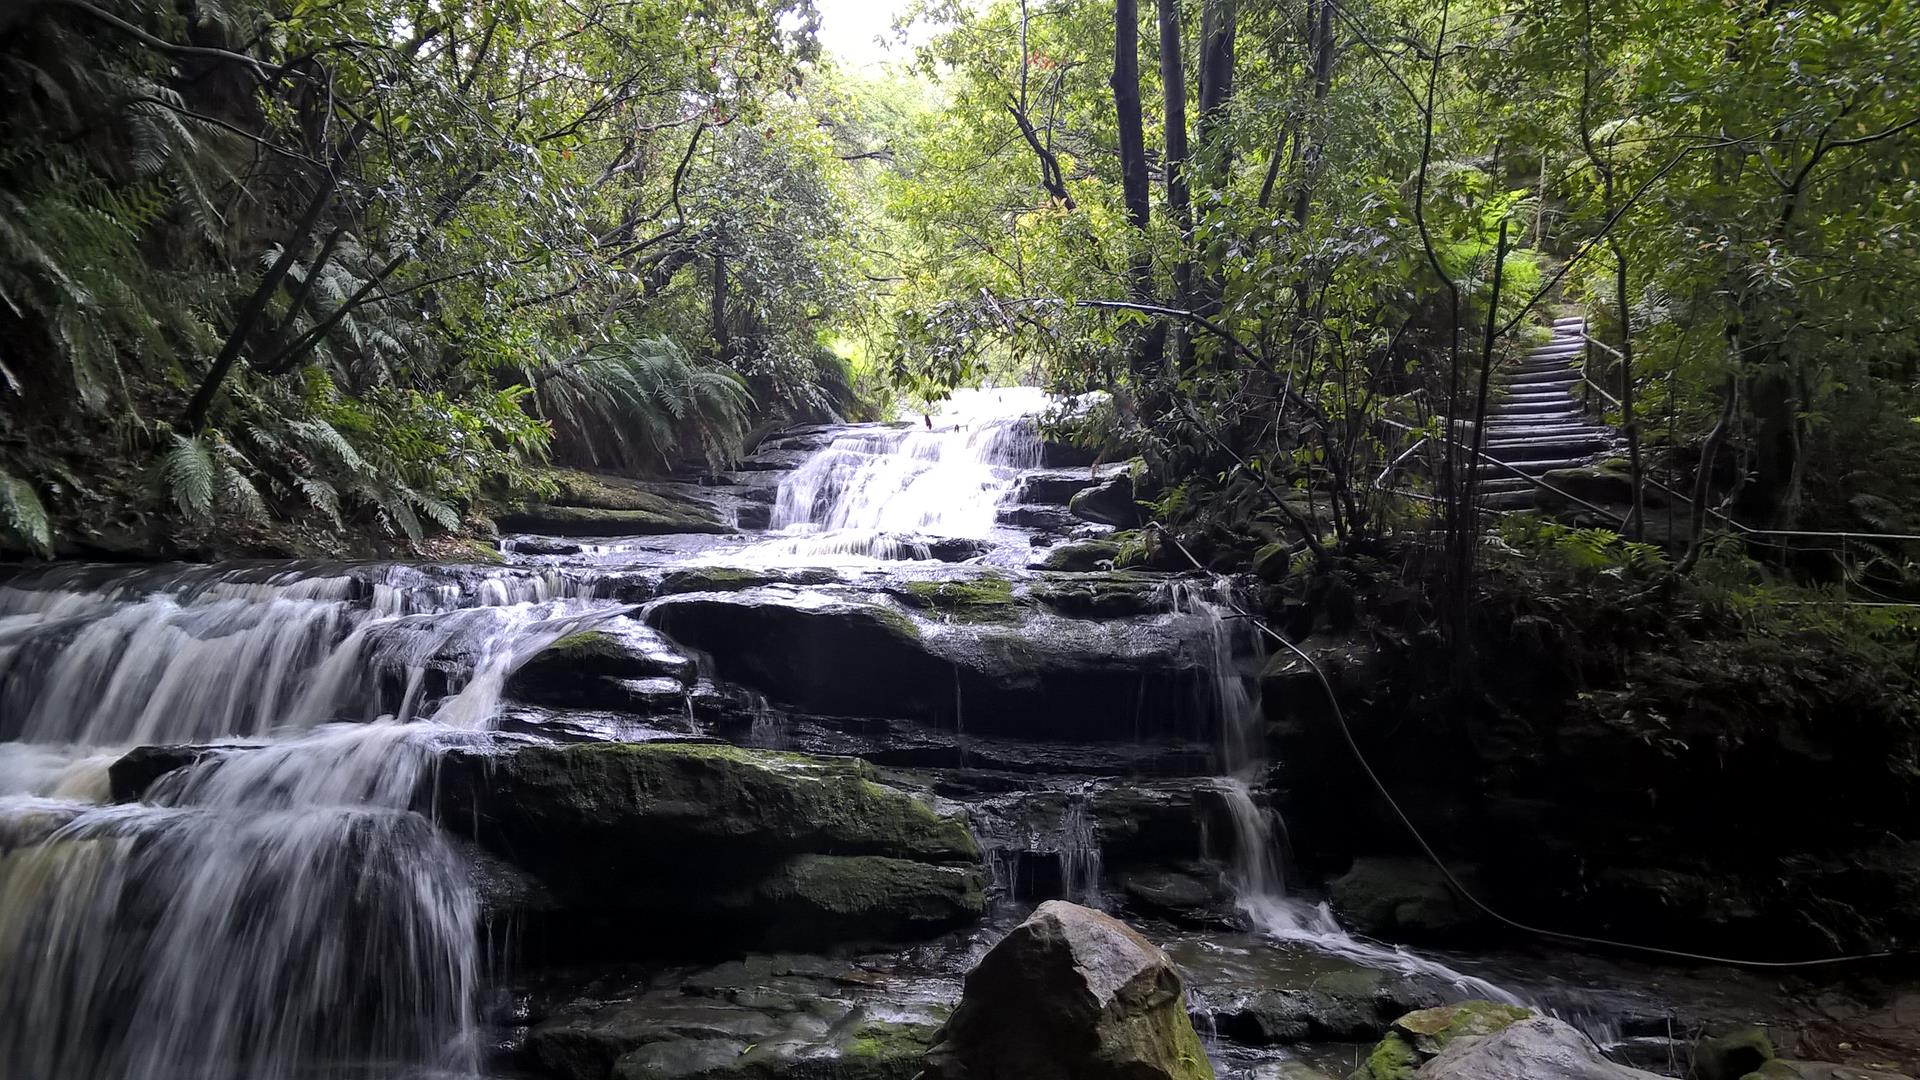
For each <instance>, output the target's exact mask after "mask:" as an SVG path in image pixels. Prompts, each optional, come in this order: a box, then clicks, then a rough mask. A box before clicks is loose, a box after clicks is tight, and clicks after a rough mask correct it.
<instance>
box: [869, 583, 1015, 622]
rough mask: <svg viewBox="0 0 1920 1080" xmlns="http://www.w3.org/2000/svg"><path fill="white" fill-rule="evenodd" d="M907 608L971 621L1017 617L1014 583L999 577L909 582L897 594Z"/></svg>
mask: <svg viewBox="0 0 1920 1080" xmlns="http://www.w3.org/2000/svg"><path fill="white" fill-rule="evenodd" d="M896 595H898V596H899V597H900V599H901V600H902V601H903V602H905V603H906V604H907V605H908V606H910V607H915V608H921V609H924V610H929V611H937V612H941V613H944V614H946V615H948V616H951V617H954V618H960V619H971V620H1008V619H1013V618H1016V617H1017V613H1016V611H1015V609H1014V600H1013V582H1011V581H1009V580H1008V579H1006V578H1004V577H1001V576H1000V575H998V574H982V575H980V576H978V577H970V578H954V579H947V580H939V581H909V582H907V583H905V584H904V585H902V586H901V588H900V590H899V592H898V593H897V594H896Z"/></svg>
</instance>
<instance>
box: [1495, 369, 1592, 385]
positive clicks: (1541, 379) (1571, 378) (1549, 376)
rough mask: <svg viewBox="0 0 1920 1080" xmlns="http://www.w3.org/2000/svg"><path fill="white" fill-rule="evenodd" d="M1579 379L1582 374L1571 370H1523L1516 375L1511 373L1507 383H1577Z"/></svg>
mask: <svg viewBox="0 0 1920 1080" xmlns="http://www.w3.org/2000/svg"><path fill="white" fill-rule="evenodd" d="M1579 381H1580V376H1579V375H1578V374H1577V373H1575V372H1573V371H1570V370H1559V371H1536V372H1523V373H1520V374H1516V375H1509V376H1508V377H1507V379H1506V382H1507V385H1509V386H1518V385H1522V384H1532V383H1552V382H1565V383H1577V382H1579Z"/></svg>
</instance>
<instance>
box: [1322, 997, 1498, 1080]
mask: <svg viewBox="0 0 1920 1080" xmlns="http://www.w3.org/2000/svg"><path fill="white" fill-rule="evenodd" d="M1533 1015H1534V1014H1533V1011H1532V1010H1531V1009H1526V1008H1522V1007H1521V1006H1518V1005H1504V1004H1501V1003H1499V1002H1496V1001H1462V1002H1459V1003H1457V1004H1454V1005H1442V1006H1439V1007H1438V1008H1433V1009H1421V1010H1419V1011H1417V1012H1410V1013H1408V1014H1407V1015H1405V1016H1403V1017H1401V1018H1400V1019H1398V1020H1395V1021H1394V1022H1393V1030H1392V1031H1389V1032H1387V1036H1386V1038H1384V1039H1381V1040H1380V1041H1379V1042H1378V1043H1376V1044H1374V1047H1373V1052H1372V1053H1370V1054H1368V1055H1367V1060H1366V1062H1365V1063H1363V1064H1362V1065H1361V1066H1360V1068H1359V1069H1357V1070H1355V1071H1354V1072H1353V1073H1352V1074H1351V1075H1349V1076H1348V1078H1347V1080H1412V1077H1413V1075H1414V1073H1416V1072H1418V1071H1419V1069H1420V1067H1421V1066H1422V1065H1424V1064H1426V1063H1427V1062H1428V1061H1429V1060H1431V1059H1432V1058H1434V1057H1436V1056H1438V1055H1439V1053H1440V1051H1442V1050H1444V1049H1446V1047H1447V1044H1448V1043H1451V1042H1453V1041H1454V1040H1455V1039H1461V1038H1468V1037H1472V1036H1478V1035H1492V1034H1493V1033H1495V1032H1497V1031H1503V1030H1505V1029H1506V1028H1507V1027H1508V1026H1509V1025H1511V1024H1516V1023H1518V1022H1520V1021H1522V1020H1526V1019H1528V1018H1530V1017H1532V1016H1533Z"/></svg>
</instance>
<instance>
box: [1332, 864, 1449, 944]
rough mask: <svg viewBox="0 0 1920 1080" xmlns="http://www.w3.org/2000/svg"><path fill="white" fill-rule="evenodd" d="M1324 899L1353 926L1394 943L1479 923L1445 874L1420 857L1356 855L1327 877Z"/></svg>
mask: <svg viewBox="0 0 1920 1080" xmlns="http://www.w3.org/2000/svg"><path fill="white" fill-rule="evenodd" d="M1468 887H1469V888H1471V887H1472V886H1471V885H1469V886H1468ZM1329 899H1330V900H1331V901H1332V904H1333V909H1334V910H1335V911H1337V912H1339V913H1340V914H1341V915H1342V916H1343V917H1344V918H1346V919H1347V920H1348V921H1349V923H1350V924H1351V925H1353V926H1354V927H1355V928H1357V929H1359V930H1363V931H1365V932H1366V933H1368V934H1372V935H1373V936H1375V937H1382V938H1388V939H1390V940H1395V941H1399V940H1422V939H1424V940H1434V939H1438V938H1452V937H1458V936H1460V935H1461V934H1462V933H1463V932H1465V931H1469V930H1471V929H1473V928H1474V927H1475V926H1477V925H1478V924H1479V922H1480V918H1479V912H1478V911H1476V910H1475V909H1474V908H1473V907H1472V906H1471V905H1469V904H1468V903H1467V902H1466V901H1464V900H1462V899H1460V898H1459V897H1457V896H1455V895H1454V892H1453V889H1452V887H1451V886H1449V885H1448V884H1447V879H1446V876H1445V875H1443V874H1441V873H1440V871H1439V869H1438V868H1436V867H1435V866H1434V865H1433V863H1431V862H1429V861H1428V860H1426V859H1420V858H1413V857H1392V856H1361V857H1360V858H1357V859H1355V860H1353V866H1352V868H1351V869H1349V870H1348V871H1347V872H1346V873H1345V874H1343V875H1341V876H1340V877H1338V878H1335V879H1334V880H1333V882H1332V884H1331V896H1330V897H1329Z"/></svg>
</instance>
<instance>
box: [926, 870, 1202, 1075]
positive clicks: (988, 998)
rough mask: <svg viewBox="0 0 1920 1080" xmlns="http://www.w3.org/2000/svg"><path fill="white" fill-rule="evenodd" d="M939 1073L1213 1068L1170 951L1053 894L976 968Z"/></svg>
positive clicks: (946, 1039)
mask: <svg viewBox="0 0 1920 1080" xmlns="http://www.w3.org/2000/svg"><path fill="white" fill-rule="evenodd" d="M923 1075H924V1076H925V1077H926V1078H927V1080H1015V1078H1022V1080H1029V1078H1030V1080H1073V1078H1079V1077H1126V1078H1129V1080H1198V1078H1202V1077H1212V1076H1213V1066H1212V1065H1211V1064H1209V1063H1208V1061H1207V1056H1206V1052H1205V1050H1204V1049H1203V1048H1202V1047H1201V1045H1200V1038H1199V1036H1198V1035H1197V1034H1195V1032H1194V1029H1193V1022H1192V1021H1191V1020H1190V1019H1189V1018H1188V1016H1187V1012H1186V1009H1185V1006H1184V998H1183V990H1182V986H1181V981H1180V973H1179V971H1178V970H1177V969H1175V968H1174V966H1173V964H1172V962H1171V961H1169V960H1168V959H1167V957H1166V954H1164V953H1162V952H1161V951H1160V950H1159V949H1158V948H1155V947H1154V945H1153V944H1152V943H1151V942H1149V941H1147V940H1146V939H1145V938H1143V937H1141V936H1140V935H1139V934H1137V933H1135V932H1134V931H1133V930H1132V929H1130V928H1128V927H1127V926H1126V925H1125V924H1124V923H1121V922H1120V921H1118V920H1117V919H1114V918H1112V917H1111V916H1108V915H1104V914H1102V913H1100V912H1098V911H1093V910H1091V909H1088V908H1083V907H1079V906H1077V905H1074V904H1069V903H1066V902H1064V901H1060V900H1051V901H1048V902H1047V903H1045V904H1042V905H1040V907H1039V909H1038V910H1037V911H1035V912H1034V913H1033V916H1032V917H1031V918H1029V919H1028V920H1027V921H1026V922H1024V923H1021V924H1020V925H1019V926H1017V927H1015V928H1014V929H1013V931H1012V932H1011V933H1009V934H1008V935H1007V936H1006V937H1005V938H1002V939H1001V941H1000V943H999V944H997V945H995V946H994V947H993V949H992V950H991V951H990V952H988V953H987V955H986V956H985V957H984V958H982V959H981V961H980V962H979V964H977V965H976V966H975V967H974V969H973V970H972V971H971V972H969V973H968V974H967V980H966V991H965V993H964V994H963V995H962V996H961V999H960V1005H959V1007H958V1008H956V1009H955V1010H954V1012H953V1015H952V1016H951V1017H950V1018H949V1019H948V1021H947V1024H946V1026H945V1027H944V1028H943V1029H942V1030H941V1033H940V1037H939V1041H938V1042H937V1043H936V1044H935V1046H934V1047H933V1049H932V1050H930V1051H929V1052H928V1054H927V1058H926V1071H925V1073H924V1074H923Z"/></svg>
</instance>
